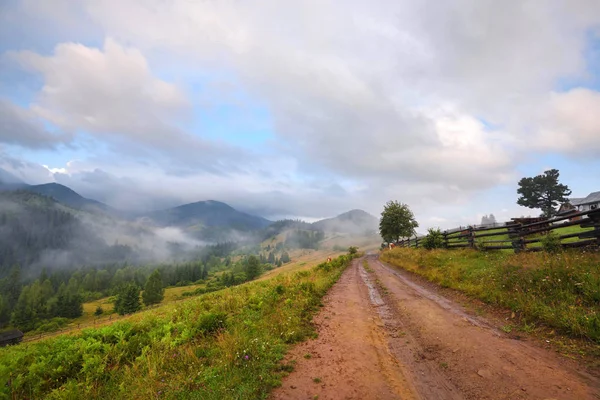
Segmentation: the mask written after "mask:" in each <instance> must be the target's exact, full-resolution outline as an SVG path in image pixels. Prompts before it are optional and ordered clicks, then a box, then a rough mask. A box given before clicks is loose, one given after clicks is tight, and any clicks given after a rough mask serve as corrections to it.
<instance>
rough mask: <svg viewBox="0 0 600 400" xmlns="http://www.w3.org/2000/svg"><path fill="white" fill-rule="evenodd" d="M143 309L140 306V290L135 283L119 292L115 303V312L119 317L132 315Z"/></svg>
mask: <svg viewBox="0 0 600 400" xmlns="http://www.w3.org/2000/svg"><path fill="white" fill-rule="evenodd" d="M140 308H142V305H141V304H140V288H139V287H138V286H137V285H135V284H134V283H130V284H128V285H125V286H123V287H122V288H121V290H119V292H118V294H117V299H116V301H115V311H116V312H117V313H119V315H125V314H131V313H134V312H136V311H139V309H140Z"/></svg>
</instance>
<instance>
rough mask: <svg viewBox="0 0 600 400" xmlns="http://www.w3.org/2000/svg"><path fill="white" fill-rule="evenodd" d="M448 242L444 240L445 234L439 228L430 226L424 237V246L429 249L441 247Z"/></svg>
mask: <svg viewBox="0 0 600 400" xmlns="http://www.w3.org/2000/svg"><path fill="white" fill-rule="evenodd" d="M445 245H446V242H445V241H444V235H442V231H440V230H439V229H433V228H429V229H428V230H427V236H425V239H423V247H424V248H426V249H427V250H432V249H441V248H443V247H445Z"/></svg>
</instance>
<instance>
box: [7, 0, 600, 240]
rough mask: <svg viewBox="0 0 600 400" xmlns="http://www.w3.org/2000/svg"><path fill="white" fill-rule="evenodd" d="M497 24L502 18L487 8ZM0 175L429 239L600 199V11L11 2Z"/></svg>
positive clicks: (136, 205) (111, 201) (267, 0)
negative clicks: (536, 200)
mask: <svg viewBox="0 0 600 400" xmlns="http://www.w3.org/2000/svg"><path fill="white" fill-rule="evenodd" d="M491 16H494V18H490V17H491ZM0 20H1V21H2V22H3V23H2V24H0V25H1V26H0V65H1V66H2V68H1V72H0V126H2V127H3V129H2V131H0V168H2V169H4V170H6V171H8V172H9V173H12V174H13V175H15V176H16V177H18V178H19V179H22V180H23V181H25V182H27V183H29V184H42V183H53V182H54V183H60V184H62V185H65V186H67V187H69V188H71V189H72V190H74V191H75V192H77V193H79V194H80V195H82V196H83V197H86V198H89V199H94V200H97V201H100V202H102V203H105V204H107V205H109V206H111V207H115V208H119V209H123V210H128V211H131V210H145V211H148V210H160V209H166V208H171V207H174V206H178V205H184V204H188V203H192V202H197V201H203V200H199V199H217V200H216V201H220V202H224V203H226V204H228V205H231V206H232V207H234V208H235V209H236V210H240V211H243V212H245V213H248V214H252V215H258V216H262V217H263V218H266V219H270V220H272V219H279V218H282V217H286V218H292V219H295V218H299V219H302V220H305V221H307V222H310V221H311V220H312V222H314V221H316V220H320V219H324V218H330V217H332V216H336V215H339V214H341V213H343V212H346V211H347V210H352V209H361V210H364V211H366V212H368V213H369V214H371V215H373V216H375V217H378V216H379V215H380V213H381V210H382V208H383V206H384V204H385V203H386V202H387V201H389V200H398V201H400V202H402V203H406V204H408V205H409V206H410V207H411V209H412V210H413V212H414V213H415V216H416V219H417V221H418V222H419V224H420V228H419V229H420V230H423V231H425V230H426V229H427V228H430V227H433V228H435V227H439V228H442V229H448V228H453V227H455V226H465V225H470V224H478V223H479V221H480V220H481V218H482V217H483V216H484V215H488V214H494V215H495V216H496V219H497V220H498V221H507V220H509V219H510V218H512V217H518V216H521V215H537V214H538V213H539V212H538V211H537V210H535V209H529V208H524V207H520V206H518V205H517V204H516V200H517V192H516V190H517V182H518V181H519V179H520V178H522V177H526V176H535V175H538V174H540V173H542V172H543V171H545V170H547V169H551V168H556V169H558V170H559V171H560V173H561V176H560V181H561V183H564V184H567V185H568V186H569V187H570V189H571V190H572V192H573V193H572V197H585V196H587V195H588V194H589V193H591V192H594V191H598V190H600V174H597V173H593V171H600V118H599V117H598V116H597V115H596V114H594V112H593V110H594V109H598V108H600V3H599V4H595V3H594V2H584V1H582V2H569V1H559V0H557V1H555V2H552V4H551V5H548V4H547V3H545V2H534V3H532V4H531V5H529V6H528V7H524V6H523V5H522V4H521V3H520V2H516V1H515V2H509V3H506V2H505V3H502V4H485V5H482V4H478V6H477V7H475V6H474V3H472V2H469V1H457V2H455V3H452V4H446V5H440V4H438V3H434V2H431V4H429V3H419V4H414V3H413V2H408V1H400V2H395V3H389V2H386V1H377V2H375V3H370V4H369V5H364V4H360V3H342V2H331V3H327V4H321V3H318V2H313V1H302V2H296V3H293V4H281V3H279V2H275V1H272V0H263V1H260V2H258V3H255V4H252V5H246V4H240V3H238V2H233V1H224V2H221V3H219V4H217V3H214V2H210V1H209V2H202V3H190V2H187V1H182V0H171V1H168V2H157V1H143V2H142V1H139V0H126V1H122V2H119V3H112V2H102V3H96V2H87V1H79V0H60V1H59V2H53V3H52V4H50V3H47V2H42V1H39V0H32V1H21V0H11V1H9V2H7V3H6V4H4V5H3V6H2V10H1V13H0Z"/></svg>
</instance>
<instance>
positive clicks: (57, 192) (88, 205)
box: [25, 183, 123, 215]
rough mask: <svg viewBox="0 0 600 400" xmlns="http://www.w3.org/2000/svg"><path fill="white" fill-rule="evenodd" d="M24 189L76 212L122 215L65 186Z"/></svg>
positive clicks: (54, 184) (45, 185)
mask: <svg viewBox="0 0 600 400" xmlns="http://www.w3.org/2000/svg"><path fill="white" fill-rule="evenodd" d="M25 189H26V190H27V191H30V192H34V193H38V194H41V195H44V196H48V197H52V198H53V199H55V200H56V201H58V202H60V203H62V204H65V205H67V206H69V207H73V208H75V209H78V210H84V211H89V212H97V211H100V212H105V213H109V214H111V215H120V214H123V213H122V212H120V211H117V210H115V209H114V208H112V207H109V206H107V205H106V204H104V203H101V202H99V201H96V200H92V199H87V198H85V197H83V196H81V195H80V194H79V193H77V192H75V191H74V190H72V189H71V188H68V187H67V186H65V185H61V184H60V183H46V184H43V185H31V186H28V187H27V188H25Z"/></svg>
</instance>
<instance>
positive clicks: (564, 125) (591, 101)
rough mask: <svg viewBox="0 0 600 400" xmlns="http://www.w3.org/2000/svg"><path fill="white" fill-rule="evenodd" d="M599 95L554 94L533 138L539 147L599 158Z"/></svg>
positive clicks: (581, 91) (582, 91)
mask: <svg viewBox="0 0 600 400" xmlns="http://www.w3.org/2000/svg"><path fill="white" fill-rule="evenodd" d="M598 110H600V93H598V92H595V91H592V90H589V89H583V88H577V89H573V90H570V91H568V92H564V93H553V95H552V97H551V98H550V100H549V102H548V104H547V108H546V110H545V116H544V117H545V118H544V119H543V120H542V121H543V122H542V127H541V129H540V132H539V135H538V137H537V138H536V139H537V140H536V144H537V146H538V147H539V148H541V149H544V150H549V151H554V152H558V153H566V154H568V155H571V156H587V157H592V158H596V159H598V157H600V113H599V112H598Z"/></svg>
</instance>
